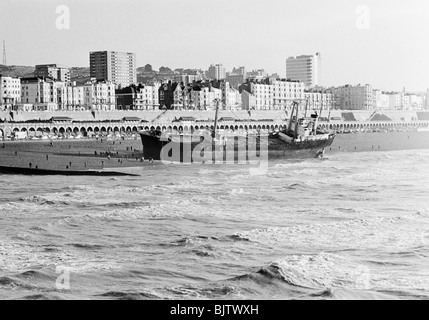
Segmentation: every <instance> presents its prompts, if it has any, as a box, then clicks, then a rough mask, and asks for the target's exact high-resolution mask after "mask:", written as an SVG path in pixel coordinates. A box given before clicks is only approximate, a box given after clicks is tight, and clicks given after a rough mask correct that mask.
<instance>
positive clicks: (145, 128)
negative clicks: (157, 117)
mask: <svg viewBox="0 0 429 320" xmlns="http://www.w3.org/2000/svg"><path fill="white" fill-rule="evenodd" d="M127 130H128V128H127ZM144 130H145V131H149V130H150V128H149V127H148V126H146V127H144ZM130 131H131V128H130Z"/></svg>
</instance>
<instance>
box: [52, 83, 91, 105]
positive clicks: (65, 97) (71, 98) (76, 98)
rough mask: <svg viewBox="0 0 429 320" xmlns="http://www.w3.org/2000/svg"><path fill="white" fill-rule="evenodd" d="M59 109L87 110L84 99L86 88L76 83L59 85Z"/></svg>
mask: <svg viewBox="0 0 429 320" xmlns="http://www.w3.org/2000/svg"><path fill="white" fill-rule="evenodd" d="M57 91H58V93H57V98H58V108H59V109H60V110H70V111H71V110H80V109H86V106H85V99H84V97H85V96H84V95H85V93H84V91H85V90H84V87H83V86H77V85H76V84H75V83H73V84H68V83H64V82H59V83H57Z"/></svg>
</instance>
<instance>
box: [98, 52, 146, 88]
mask: <svg viewBox="0 0 429 320" xmlns="http://www.w3.org/2000/svg"><path fill="white" fill-rule="evenodd" d="M136 66H137V62H136V54H135V53H127V52H116V51H98V52H91V53H90V73H91V78H95V79H96V80H97V81H109V82H113V83H114V84H115V85H116V86H117V87H128V86H130V85H132V84H135V83H137V67H136Z"/></svg>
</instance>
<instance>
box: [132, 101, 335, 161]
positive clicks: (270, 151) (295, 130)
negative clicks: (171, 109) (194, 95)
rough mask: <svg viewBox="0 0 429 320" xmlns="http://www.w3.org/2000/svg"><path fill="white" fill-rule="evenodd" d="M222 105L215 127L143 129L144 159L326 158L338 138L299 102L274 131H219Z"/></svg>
mask: <svg viewBox="0 0 429 320" xmlns="http://www.w3.org/2000/svg"><path fill="white" fill-rule="evenodd" d="M219 104H220V101H217V107H216V116H215V123H214V129H213V130H200V131H198V132H192V133H185V132H173V131H170V132H162V131H159V130H149V131H142V132H140V136H141V139H142V143H143V155H144V158H145V159H149V160H156V161H159V160H161V161H168V162H180V163H193V162H203V163H206V162H216V163H219V162H221V163H225V162H227V163H228V162H233V163H237V162H241V161H247V162H248V161H253V160H261V159H268V160H269V159H306V158H317V157H323V155H324V153H325V149H326V148H327V147H329V146H331V145H332V143H333V142H334V140H335V133H334V132H331V131H324V130H319V128H318V119H319V115H318V114H317V113H315V114H313V115H311V117H303V118H299V117H298V111H299V105H300V103H299V102H298V101H295V102H294V103H293V109H292V113H291V115H290V120H289V125H288V127H287V128H286V129H284V130H278V131H273V132H269V131H265V130H259V131H258V132H250V131H248V132H245V133H243V132H240V133H238V132H234V133H230V132H225V131H221V130H217V121H218V113H219Z"/></svg>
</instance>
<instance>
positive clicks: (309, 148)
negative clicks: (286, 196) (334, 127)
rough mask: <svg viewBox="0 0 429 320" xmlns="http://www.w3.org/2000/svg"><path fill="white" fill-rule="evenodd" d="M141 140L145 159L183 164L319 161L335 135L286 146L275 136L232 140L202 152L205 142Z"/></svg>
mask: <svg viewBox="0 0 429 320" xmlns="http://www.w3.org/2000/svg"><path fill="white" fill-rule="evenodd" d="M140 136H141V139H142V144H143V154H144V158H145V159H152V160H157V161H159V160H163V161H168V162H181V163H192V162H201V161H202V162H207V161H213V162H217V163H219V162H224V163H231V162H233V163H240V162H243V161H244V162H245V161H253V160H256V161H257V160H261V159H268V160H273V159H308V158H317V157H320V156H323V154H324V150H325V148H327V147H329V146H331V145H332V143H333V142H334V139H335V135H330V136H329V138H327V139H320V140H313V141H301V142H291V143H287V142H285V141H283V140H281V139H280V138H279V137H278V136H276V135H270V136H267V137H256V136H253V137H241V138H238V139H236V140H235V141H231V140H230V141H229V143H228V144H227V145H225V144H223V145H219V144H215V143H212V144H211V145H210V144H205V147H204V148H202V142H201V141H202V140H201V141H192V142H188V143H187V142H185V141H183V140H180V141H172V140H166V141H163V140H162V139H161V138H160V137H159V136H156V135H153V134H151V133H150V132H142V133H141V134H140ZM239 140H241V141H240V142H241V143H240V142H239ZM202 149H203V150H202Z"/></svg>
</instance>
